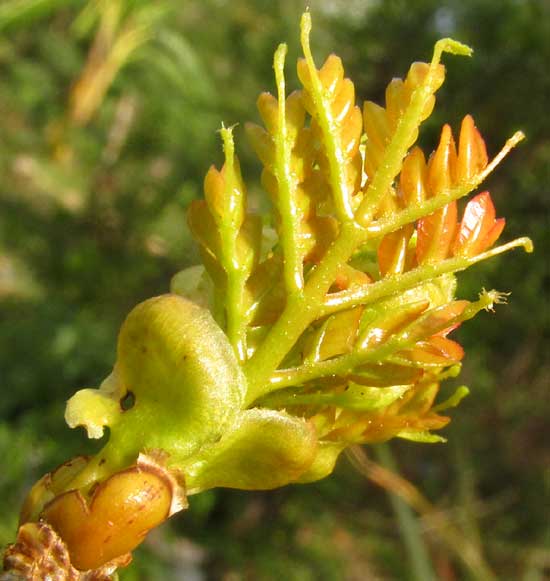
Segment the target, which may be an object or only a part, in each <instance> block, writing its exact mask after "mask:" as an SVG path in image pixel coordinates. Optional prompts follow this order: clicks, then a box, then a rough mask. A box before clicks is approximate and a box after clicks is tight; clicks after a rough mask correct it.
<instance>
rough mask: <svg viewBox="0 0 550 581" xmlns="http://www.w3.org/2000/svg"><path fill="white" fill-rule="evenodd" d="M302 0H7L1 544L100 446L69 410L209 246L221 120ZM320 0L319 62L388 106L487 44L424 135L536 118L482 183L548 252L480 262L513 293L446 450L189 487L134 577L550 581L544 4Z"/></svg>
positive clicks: (454, 83)
mask: <svg viewBox="0 0 550 581" xmlns="http://www.w3.org/2000/svg"><path fill="white" fill-rule="evenodd" d="M304 4H305V2H302V1H297V0H294V1H293V0H279V1H278V2H273V1H268V0H179V1H178V0H158V1H144V0H90V1H88V2H86V1H84V0H2V1H1V2H0V75H1V76H0V78H1V82H0V168H1V176H2V177H1V180H0V389H1V392H0V457H1V458H2V461H1V465H0V509H1V510H0V543H2V544H5V543H7V542H10V541H11V540H13V537H14V534H15V530H16V522H17V512H18V508H19V505H20V503H21V500H22V498H23V496H24V494H25V491H26V490H27V489H28V487H29V486H30V485H31V484H32V483H33V482H34V481H35V480H36V479H37V478H38V477H39V476H41V475H42V474H43V473H44V472H46V471H49V470H50V469H51V468H52V467H54V466H55V465H56V464H58V463H60V462H62V461H64V460H65V459H67V458H68V457H70V456H71V455H75V454H78V453H82V452H85V451H91V450H93V449H94V448H95V446H94V445H93V444H90V443H89V442H87V441H86V439H85V437H84V433H83V432H81V431H71V430H69V429H68V428H67V427H66V426H65V425H64V422H63V419H62V418H63V411H64V402H65V400H66V399H67V398H68V397H69V396H70V395H71V394H72V393H73V391H74V390H75V389H76V388H81V387H85V386H92V387H95V386H97V385H98V384H99V382H100V381H101V379H102V378H104V377H105V376H106V375H107V373H108V372H109V370H110V367H111V365H112V363H113V360H114V353H115V340H116V335H117V330H118V327H119V326H120V324H121V322H122V320H123V318H124V316H125V314H126V313H127V312H128V311H129V309H130V308H131V307H132V306H133V305H134V304H136V303H137V302H138V301H141V300H143V299H144V298H146V297H149V296H151V295H154V294H158V293H162V292H165V291H166V289H167V287H168V282H169V280H170V277H171V276H172V275H173V274H174V273H175V272H176V271H178V270H180V269H182V268H184V267H186V266H188V265H191V264H193V263H196V262H197V261H198V255H197V251H196V249H195V248H193V247H192V245H191V243H190V236H189V232H188V229H187V226H186V222H185V208H186V206H187V204H188V203H189V201H190V200H192V199H193V198H195V197H197V196H200V195H201V185H202V177H203V175H204V173H205V172H206V170H207V169H208V166H209V165H210V164H211V163H218V164H219V163H220V161H221V153H220V147H219V143H218V141H219V139H218V136H217V134H216V130H217V129H218V128H219V126H220V123H221V121H222V120H223V121H224V122H225V124H226V125H231V124H233V123H237V122H241V123H242V122H244V121H246V120H248V119H254V120H256V119H257V118H258V115H257V113H256V110H255V100H256V97H257V95H258V94H259V92H260V91H262V90H265V89H267V90H273V80H272V69H271V59H272V53H273V50H274V48H275V47H276V45H277V43H278V42H280V41H282V40H286V41H288V43H289V53H290V54H289V60H288V62H289V63H292V62H293V59H295V57H296V56H297V54H298V24H299V15H300V13H301V11H302V10H303V8H304ZM309 5H310V6H311V9H312V12H313V17H314V38H313V42H314V45H315V48H316V55H317V59H318V63H320V62H322V59H324V58H325V57H326V56H327V54H328V52H331V51H334V52H336V53H337V54H339V55H341V56H342V58H343V60H344V65H345V66H346V69H347V74H348V76H350V77H351V78H352V79H353V80H354V81H355V82H356V87H357V93H358V98H359V99H360V100H363V99H365V98H370V99H374V100H377V101H381V100H382V99H383V91H384V87H385V85H386V84H387V83H388V82H389V81H390V79H391V78H392V76H402V75H404V74H405V73H406V71H407V69H408V66H409V64H410V62H411V61H412V60H426V59H429V57H430V55H431V48H432V45H433V43H434V41H435V40H436V39H437V38H439V37H442V36H453V37H454V38H457V39H459V40H461V41H463V42H466V43H468V44H470V45H471V46H473V47H474V49H475V55H474V59H472V60H470V59H458V58H453V57H448V58H447V59H446V63H447V68H448V80H447V83H446V84H445V85H444V87H443V89H442V90H441V91H440V93H439V100H438V108H437V110H436V113H435V114H434V116H433V117H432V118H431V119H430V121H429V122H428V123H427V124H426V127H425V130H424V132H423V135H422V141H423V143H424V144H425V146H426V148H430V149H431V148H433V147H434V144H435V139H436V136H437V133H438V131H439V127H440V126H441V124H442V123H443V122H445V121H449V122H450V123H451V124H452V125H453V127H454V128H458V126H459V122H460V120H461V118H462V117H463V116H464V115H465V114H466V113H472V114H473V115H474V117H475V119H476V122H477V125H478V127H479V128H480V130H481V132H482V134H483V135H484V136H485V137H486V140H487V144H488V147H489V151H490V152H493V153H494V152H495V151H496V150H497V148H498V147H499V146H500V144H502V143H503V141H505V139H506V138H507V137H508V136H509V135H511V134H512V133H513V132H514V131H515V130H516V129H522V130H524V131H525V133H526V134H527V136H528V139H527V141H526V142H525V143H524V144H523V145H522V146H521V147H520V148H519V149H518V150H517V151H515V152H514V153H513V154H512V156H511V157H510V159H508V160H507V161H506V162H505V163H504V165H503V166H502V167H501V168H499V169H498V170H497V172H496V174H495V175H494V176H493V177H491V178H490V180H489V182H488V184H487V186H488V187H489V188H490V189H491V191H492V193H493V197H494V199H495V203H496V205H497V209H498V214H499V215H503V216H506V217H507V228H506V230H505V236H504V238H506V239H511V238H512V237H515V236H518V235H523V234H528V235H530V236H531V237H532V238H533V239H534V242H535V248H536V252H535V254H534V255H532V256H527V255H524V254H522V253H519V252H516V253H514V254H513V255H510V256H506V257H504V258H499V259H495V260H493V261H492V262H490V263H488V264H485V265H482V266H478V267H475V269H474V271H473V272H468V273H467V275H465V276H463V277H462V282H461V287H460V290H461V293H462V295H463V296H465V297H467V298H472V297H473V296H474V295H475V293H476V292H477V290H478V289H479V288H480V287H482V286H485V287H487V288H492V287H496V288H497V289H499V290H506V291H511V292H512V296H511V297H510V304H509V305H508V306H507V307H498V313H497V315H496V316H493V315H490V314H482V315H480V316H479V317H478V318H477V319H476V320H475V321H473V322H471V323H468V324H467V325H466V326H465V328H463V329H461V330H460V332H459V335H460V340H461V341H462V342H463V344H464V345H465V347H466V353H467V357H466V361H465V366H464V371H463V374H462V377H461V381H462V382H466V383H467V384H468V385H469V386H470V387H471V389H472V395H471V396H470V397H469V398H468V399H467V400H466V401H465V402H464V403H463V404H462V405H461V407H460V409H459V410H457V411H456V412H455V413H454V414H453V416H454V417H453V422H452V424H451V426H450V428H448V429H447V430H446V434H445V435H446V436H447V437H448V438H449V443H448V444H446V445H434V446H423V445H420V444H413V443H405V442H403V443H395V444H394V443H392V444H391V448H387V447H386V448H379V449H374V450H367V454H368V459H365V458H362V459H361V460H360V462H361V464H360V466H359V468H360V471H358V470H355V469H354V468H352V466H351V464H350V463H348V462H346V461H345V460H342V461H341V462H340V464H339V466H338V469H337V471H336V474H335V475H334V476H332V477H331V478H329V479H327V480H326V481H323V482H320V483H317V484H313V485H308V486H293V487H287V488H285V489H282V490H277V491H273V492H269V493H242V492H238V491H226V490H217V491H214V492H209V493H204V494H202V495H199V496H198V497H193V498H192V499H191V508H190V510H189V511H188V512H187V513H184V514H183V515H180V516H179V517H177V518H175V519H173V522H171V523H169V524H168V525H167V526H165V527H163V528H162V529H161V530H159V531H157V532H156V533H154V534H153V535H152V536H151V538H150V539H149V540H148V541H147V542H146V544H145V545H144V547H142V548H141V549H140V550H139V551H138V552H137V553H136V556H135V561H134V563H133V564H132V566H131V567H130V568H129V569H127V570H125V571H123V572H122V573H121V580H122V581H133V580H136V581H137V580H140V581H141V580H153V581H156V580H161V579H162V580H168V581H170V580H176V579H185V580H192V581H201V580H208V579H224V580H227V581H230V580H231V581H233V580H239V579H247V580H248V579H251V580H264V579H265V580H268V579H283V578H284V579H288V580H289V581H290V580H300V581H301V580H309V579H312V580H314V579H322V580H327V581H330V580H340V579H343V580H365V579H366V580H369V579H373V580H376V579H380V580H383V579H399V580H401V579H403V580H408V579H416V580H420V579H421V580H422V581H424V580H427V581H429V579H443V580H454V579H483V578H486V579H490V578H498V579H505V580H506V579H522V580H525V581H536V580H542V579H550V553H549V545H550V524H549V523H550V519H549V511H550V508H549V507H550V468H549V467H550V445H549V442H550V430H549V421H548V418H549V416H550V398H549V396H548V395H549V389H548V388H549V377H550V356H549V354H550V345H549V339H550V309H549V302H548V294H547V293H548V289H549V288H550V272H549V265H548V264H549V260H548V249H549V248H550V240H549V238H550V235H549V232H550V211H549V210H550V208H549V206H550V186H549V184H550V113H549V106H550V69H549V63H550V4H549V3H548V2H547V0H416V1H415V2H409V1H407V0H387V1H381V0H311V1H310V2H309ZM288 74H289V81H288V85H293V84H294V81H295V78H296V74H295V70H294V69H293V68H291V67H289V73H288ZM294 86H296V85H295V84H294ZM237 135H238V139H239V141H240V143H239V145H240V147H241V156H242V164H243V169H244V173H245V175H246V176H248V178H249V180H250V183H251V184H252V185H251V188H252V189H255V188H256V189H257V188H258V185H257V184H258V176H259V168H258V166H257V165H256V164H255V162H254V160H253V157H252V155H251V150H250V148H249V147H248V145H247V144H246V143H245V139H244V136H243V135H242V130H241V129H238V131H237ZM447 390H448V391H450V390H451V386H447V387H446V388H445V393H446V392H447ZM371 456H372V459H371ZM356 463H357V459H356ZM388 468H389V469H392V470H393V471H392V472H388V471H387V470H388ZM360 472H362V473H360ZM397 472H398V473H399V474H400V475H401V476H397ZM412 485H414V486H416V489H414V488H411V486H412ZM392 491H393V492H398V493H399V494H401V497H404V498H405V499H406V500H407V502H405V503H403V502H400V501H399V500H397V497H396V496H395V495H393V494H392ZM419 491H421V492H422V494H423V495H424V497H421V496H420V492H419ZM426 498H429V499H430V502H428V501H427V500H426ZM411 505H412V507H413V508H414V509H415V510H412V509H411Z"/></svg>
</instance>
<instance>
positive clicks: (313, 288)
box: [243, 223, 363, 405]
mask: <svg viewBox="0 0 550 581" xmlns="http://www.w3.org/2000/svg"><path fill="white" fill-rule="evenodd" d="M362 232H363V230H362V229H359V228H358V227H357V226H356V225H354V224H353V223H348V224H347V225H345V226H343V227H342V231H341V233H340V236H339V237H338V238H337V239H336V240H335V241H334V242H333V243H332V245H331V246H330V248H329V249H328V251H327V253H326V254H325V256H324V257H323V260H322V261H321V262H320V264H319V265H318V266H317V267H316V268H314V269H313V270H312V271H311V272H310V274H309V277H308V280H307V282H306V285H305V288H304V293H303V295H300V296H298V295H296V296H291V297H289V298H288V300H287V304H286V307H285V309H284V311H283V312H282V314H281V316H280V317H279V319H278V320H277V322H276V323H275V324H274V325H273V327H272V328H271V329H270V331H269V333H268V334H267V336H266V338H265V339H264V341H263V342H262V344H261V345H260V346H259V347H258V349H257V350H256V352H255V353H254V355H253V356H252V357H251V358H250V359H249V360H248V361H247V362H246V363H245V364H244V366H243V371H244V373H245V375H246V378H247V381H248V393H247V398H246V404H247V405H249V404H250V403H252V402H253V401H254V400H255V399H257V398H259V397H261V396H262V395H265V394H266V393H268V392H269V391H271V389H272V387H271V384H270V378H271V375H272V374H273V372H274V371H275V370H276V369H277V367H278V366H279V364H280V363H281V361H282V360H283V359H284V357H285V356H286V354H287V353H288V352H289V351H290V349H291V348H292V346H293V345H294V344H295V343H296V341H297V340H298V338H299V337H300V335H301V334H302V333H303V332H304V330H305V329H306V328H307V327H308V325H309V324H310V323H311V322H312V321H314V320H316V319H317V318H319V313H320V312H321V310H322V308H323V301H324V297H325V294H326V292H327V291H328V289H329V288H330V285H331V284H332V283H333V282H334V279H335V278H336V275H337V273H338V270H339V269H340V267H341V266H342V264H345V263H346V262H347V261H348V260H349V258H350V256H351V255H352V254H353V252H354V250H355V249H356V248H357V245H358V244H359V242H360V240H361V234H362Z"/></svg>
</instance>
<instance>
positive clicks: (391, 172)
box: [355, 39, 471, 226]
mask: <svg viewBox="0 0 550 581" xmlns="http://www.w3.org/2000/svg"><path fill="white" fill-rule="evenodd" d="M444 51H445V52H451V53H454V54H470V53H471V50H470V49H469V48H468V47H466V46H465V45H461V44H460V43H457V42H454V41H450V40H449V39H444V40H443V41H438V42H437V43H436V45H435V49H434V54H433V58H432V62H431V64H430V68H429V71H428V74H427V75H426V78H425V79H424V82H423V83H422V84H421V85H419V86H418V87H417V88H416V89H415V90H414V91H413V93H412V95H411V99H410V101H409V105H408V106H407V108H406V109H405V112H404V113H403V115H402V116H401V118H400V119H399V122H398V124H397V128H396V130H395V133H394V134H393V136H392V138H391V140H390V142H389V143H388V146H387V147H386V149H385V151H384V156H383V158H382V161H381V162H380V165H379V167H378V170H377V172H376V174H375V176H374V178H373V180H372V182H371V183H370V184H369V186H368V188H367V191H366V193H365V197H364V200H363V201H362V202H361V205H360V206H359V209H358V211H357V213H356V216H355V217H356V220H357V221H358V222H359V223H360V224H362V225H363V226H366V225H367V224H368V223H369V222H370V221H371V220H372V218H373V215H374V213H375V212H376V210H377V209H378V206H379V205H380V202H381V201H382V198H383V197H384V196H385V195H386V193H387V192H388V190H389V189H390V187H391V186H392V183H393V180H394V179H395V176H397V174H398V173H399V172H400V170H401V166H402V163H403V158H404V157H405V155H407V151H408V150H409V147H410V146H411V145H412V143H413V142H414V140H415V137H416V133H417V131H418V128H419V127H420V124H421V123H422V116H423V112H424V110H425V108H426V105H427V103H428V101H429V99H431V98H432V96H433V95H434V93H435V91H436V90H437V87H436V86H435V77H436V72H437V67H438V65H439V61H440V60H441V55H442V53H443V52H444Z"/></svg>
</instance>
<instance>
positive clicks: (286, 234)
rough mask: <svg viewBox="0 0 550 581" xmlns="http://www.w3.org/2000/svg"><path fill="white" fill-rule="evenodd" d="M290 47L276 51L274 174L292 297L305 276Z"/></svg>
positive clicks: (299, 287) (286, 269)
mask: <svg viewBox="0 0 550 581" xmlns="http://www.w3.org/2000/svg"><path fill="white" fill-rule="evenodd" d="M286 51H287V47H286V44H280V45H279V47H278V48H277V51H276V52H275V57H274V61H273V68H274V69H275V80H276V82H277V94H278V103H279V111H278V127H277V134H276V135H275V136H274V137H275V175H276V178H277V184H278V190H279V191H278V197H277V203H278V206H279V215H280V217H281V230H280V236H279V238H280V242H281V246H282V249H283V255H284V277H285V285H286V289H287V292H288V294H289V295H293V294H296V293H300V292H301V291H302V289H303V286H304V273H303V265H302V256H301V252H300V246H301V245H300V242H299V240H298V238H299V235H300V230H301V225H300V216H299V211H298V207H297V204H296V186H297V183H296V177H295V175H294V173H293V171H292V165H291V161H292V146H293V144H292V143H290V142H289V137H288V131H287V124H286V99H285V77H284V65H285V56H286Z"/></svg>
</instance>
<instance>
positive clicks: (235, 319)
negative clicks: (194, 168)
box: [219, 127, 248, 361]
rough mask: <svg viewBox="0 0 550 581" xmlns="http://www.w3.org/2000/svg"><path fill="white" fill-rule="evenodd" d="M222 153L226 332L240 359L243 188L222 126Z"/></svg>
mask: <svg viewBox="0 0 550 581" xmlns="http://www.w3.org/2000/svg"><path fill="white" fill-rule="evenodd" d="M221 136H222V140H223V149H224V154H225V192H224V210H223V217H222V220H221V222H220V223H219V229H220V237H221V240H222V244H221V248H222V256H221V262H222V266H223V268H224V270H225V272H226V275H227V289H226V300H225V312H226V317H227V320H226V333H227V337H228V339H229V342H230V343H231V345H232V346H233V349H234V351H235V354H236V355H237V358H238V359H239V361H244V360H245V358H246V317H245V307H244V285H245V282H246V278H247V275H248V273H247V272H246V268H245V267H244V266H243V265H242V264H240V262H239V257H238V253H237V238H238V236H239V230H240V227H241V224H242V221H243V216H244V192H243V191H242V188H241V184H240V183H239V181H240V180H239V179H238V177H237V172H236V169H235V144H234V142H233V133H232V130H231V128H226V127H222V129H221Z"/></svg>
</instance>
